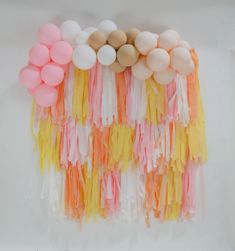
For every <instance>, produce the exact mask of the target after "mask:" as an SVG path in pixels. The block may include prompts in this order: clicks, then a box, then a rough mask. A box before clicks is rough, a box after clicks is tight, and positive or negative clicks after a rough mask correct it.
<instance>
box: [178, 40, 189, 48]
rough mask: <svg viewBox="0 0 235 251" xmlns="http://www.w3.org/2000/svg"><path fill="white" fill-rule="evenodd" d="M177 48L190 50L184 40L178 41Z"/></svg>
mask: <svg viewBox="0 0 235 251" xmlns="http://www.w3.org/2000/svg"><path fill="white" fill-rule="evenodd" d="M178 46H179V47H184V48H186V49H191V48H192V47H191V45H190V44H189V42H187V41H185V40H180V41H179V43H178Z"/></svg>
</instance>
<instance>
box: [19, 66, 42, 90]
mask: <svg viewBox="0 0 235 251" xmlns="http://www.w3.org/2000/svg"><path fill="white" fill-rule="evenodd" d="M19 80H20V83H21V84H22V85H23V86H24V87H26V88H28V89H33V88H35V87H37V86H38V85H39V84H40V83H41V73H40V69H39V68H37V67H35V66H31V65H28V66H25V67H24V68H23V69H22V70H21V71H20V73H19Z"/></svg>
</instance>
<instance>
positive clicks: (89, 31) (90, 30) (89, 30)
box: [84, 27, 97, 35]
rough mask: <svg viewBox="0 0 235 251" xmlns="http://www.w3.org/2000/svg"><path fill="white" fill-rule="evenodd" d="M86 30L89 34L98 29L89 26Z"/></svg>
mask: <svg viewBox="0 0 235 251" xmlns="http://www.w3.org/2000/svg"><path fill="white" fill-rule="evenodd" d="M84 31H85V32H87V33H88V35H91V33H93V32H95V31H97V29H96V28H95V27H87V28H86V29H84Z"/></svg>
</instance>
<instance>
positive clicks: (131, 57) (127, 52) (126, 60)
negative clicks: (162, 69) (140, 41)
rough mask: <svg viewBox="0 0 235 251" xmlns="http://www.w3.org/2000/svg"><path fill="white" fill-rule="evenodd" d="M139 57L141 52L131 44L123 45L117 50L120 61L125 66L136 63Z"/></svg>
mask: <svg viewBox="0 0 235 251" xmlns="http://www.w3.org/2000/svg"><path fill="white" fill-rule="evenodd" d="M138 57H139V52H138V51H137V50H136V48H135V47H134V46H133V45H131V44H125V45H123V46H121V47H120V48H119V50H118V52H117V59H118V62H119V63H120V64H121V65H123V66H132V65H134V64H135V63H136V62H137V60H138Z"/></svg>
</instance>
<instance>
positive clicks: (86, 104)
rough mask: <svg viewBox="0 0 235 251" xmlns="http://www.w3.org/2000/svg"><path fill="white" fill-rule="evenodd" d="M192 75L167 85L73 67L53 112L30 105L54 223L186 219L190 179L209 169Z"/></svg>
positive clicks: (190, 210) (191, 205) (191, 206)
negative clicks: (59, 217)
mask: <svg viewBox="0 0 235 251" xmlns="http://www.w3.org/2000/svg"><path fill="white" fill-rule="evenodd" d="M191 54H192V58H193V60H194V64H195V65H196V67H195V71H194V72H193V73H192V74H191V75H188V76H182V75H179V74H177V75H176V77H175V78H174V80H173V81H172V82H171V83H170V84H168V85H164V86H163V85H160V84H158V83H156V82H155V81H154V79H153V78H149V79H147V80H146V81H140V80H137V79H135V77H134V76H132V74H131V71H130V69H129V68H127V69H126V70H125V71H124V72H121V73H113V72H112V71H111V70H110V69H109V67H107V66H102V65H100V63H99V62H97V63H96V64H95V65H94V66H93V68H92V69H91V70H89V71H88V70H87V71H84V70H79V69H78V68H76V67H74V65H73V64H70V66H69V67H68V70H67V72H66V76H65V80H64V82H63V83H62V84H61V85H60V86H59V87H58V100H57V102H56V104H55V105H54V106H52V107H50V108H43V107H40V106H38V105H36V104H35V103H34V104H33V109H32V117H31V127H32V133H33V137H34V139H35V145H36V148H37V150H38V152H39V162H40V170H41V173H42V175H43V187H42V199H44V200H46V201H47V202H48V205H49V207H50V208H51V212H52V213H53V214H55V215H61V213H64V214H65V215H67V216H68V217H72V218H75V219H78V220H80V221H84V220H85V221H87V220H89V219H90V218H93V219H98V218H99V217H101V218H106V219H115V218H118V219H125V220H126V221H127V222H129V221H131V220H139V219H145V220H146V223H147V224H150V219H151V216H154V217H155V218H157V219H159V220H161V221H164V220H178V219H191V218H192V217H194V215H195V207H196V206H195V205H196V202H195V184H196V172H197V170H198V169H199V168H201V167H200V166H201V165H202V164H203V163H204V162H205V161H206V159H207V147H206V141H205V130H204V114H203V108H202V101H201V97H200V89H199V81H198V75H197V74H198V72H197V71H198V60H197V56H196V53H195V51H194V50H191Z"/></svg>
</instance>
